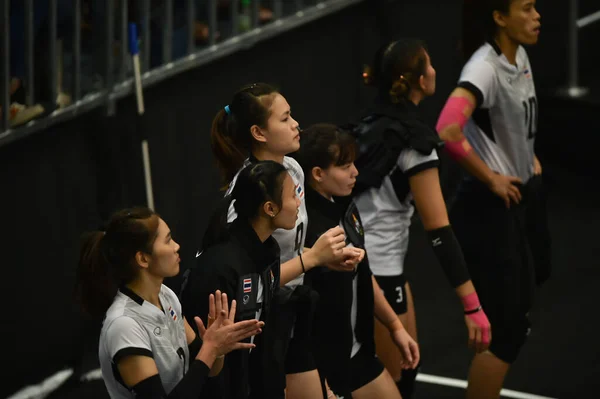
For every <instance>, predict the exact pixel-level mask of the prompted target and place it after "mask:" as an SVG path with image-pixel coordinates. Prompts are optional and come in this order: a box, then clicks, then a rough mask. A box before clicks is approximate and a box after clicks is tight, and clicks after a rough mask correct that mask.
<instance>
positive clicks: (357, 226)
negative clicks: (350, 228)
mask: <svg viewBox="0 0 600 399" xmlns="http://www.w3.org/2000/svg"><path fill="white" fill-rule="evenodd" d="M352 221H353V222H354V230H356V232H357V233H358V234H360V235H361V236H362V235H364V231H363V228H362V226H361V225H360V222H359V221H358V218H357V217H356V215H355V214H352Z"/></svg>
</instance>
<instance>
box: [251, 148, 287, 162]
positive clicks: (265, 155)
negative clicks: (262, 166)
mask: <svg viewBox="0 0 600 399" xmlns="http://www.w3.org/2000/svg"><path fill="white" fill-rule="evenodd" d="M252 155H254V158H256V159H258V160H259V161H275V162H278V163H280V164H283V155H277V154H273V153H272V152H270V151H268V150H267V149H266V148H257V149H256V150H254V151H252Z"/></svg>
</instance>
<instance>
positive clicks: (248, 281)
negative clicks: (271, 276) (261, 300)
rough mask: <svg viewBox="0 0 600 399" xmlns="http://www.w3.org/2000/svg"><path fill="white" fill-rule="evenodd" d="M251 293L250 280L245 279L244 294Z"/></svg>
mask: <svg viewBox="0 0 600 399" xmlns="http://www.w3.org/2000/svg"><path fill="white" fill-rule="evenodd" d="M249 292H252V279H251V278H245V279H244V294H247V293H249Z"/></svg>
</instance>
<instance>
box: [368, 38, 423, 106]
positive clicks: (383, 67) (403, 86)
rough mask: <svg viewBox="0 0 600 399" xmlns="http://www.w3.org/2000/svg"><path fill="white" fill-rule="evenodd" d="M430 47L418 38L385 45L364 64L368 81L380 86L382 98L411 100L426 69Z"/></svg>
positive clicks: (391, 100)
mask: <svg viewBox="0 0 600 399" xmlns="http://www.w3.org/2000/svg"><path fill="white" fill-rule="evenodd" d="M426 54H427V47H426V45H425V43H424V42H423V41H421V40H418V39H400V40H396V41H393V42H390V43H387V44H385V45H384V46H382V47H381V48H379V50H377V52H376V53H375V57H374V59H373V64H372V65H371V66H367V67H365V70H364V72H363V78H364V80H365V84H367V85H370V86H375V87H377V89H378V91H379V100H380V101H384V102H392V103H398V102H401V101H405V100H408V95H409V94H410V91H411V90H412V89H414V88H416V87H418V85H419V78H420V77H421V76H422V75H424V74H425V72H426V68H427V56H426Z"/></svg>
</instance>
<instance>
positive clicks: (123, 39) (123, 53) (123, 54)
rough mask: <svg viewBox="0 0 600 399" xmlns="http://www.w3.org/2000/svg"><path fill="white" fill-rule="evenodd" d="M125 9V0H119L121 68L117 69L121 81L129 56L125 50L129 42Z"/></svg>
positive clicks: (123, 77)
mask: <svg viewBox="0 0 600 399" xmlns="http://www.w3.org/2000/svg"><path fill="white" fill-rule="evenodd" d="M127 10H128V4H127V0H121V40H120V42H121V68H120V70H119V80H120V81H121V82H123V81H124V80H125V76H126V75H127V59H128V58H129V57H128V51H127V43H129V42H128V37H127V34H128V33H127V32H128V30H127V26H128V25H127V21H128V20H129V17H128V12H127Z"/></svg>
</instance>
